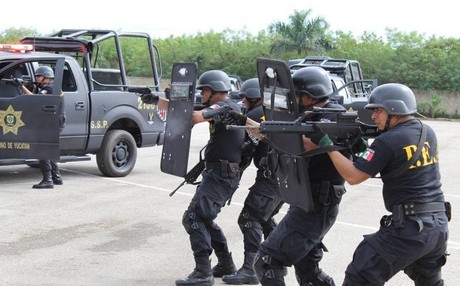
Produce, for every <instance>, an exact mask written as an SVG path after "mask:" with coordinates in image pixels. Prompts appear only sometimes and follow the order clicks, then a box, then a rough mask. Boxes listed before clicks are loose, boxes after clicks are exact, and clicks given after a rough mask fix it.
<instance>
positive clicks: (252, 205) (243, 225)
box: [238, 177, 283, 253]
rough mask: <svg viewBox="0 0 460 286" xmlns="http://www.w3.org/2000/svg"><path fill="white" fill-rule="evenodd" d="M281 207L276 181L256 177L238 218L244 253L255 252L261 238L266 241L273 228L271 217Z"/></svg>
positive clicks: (274, 223)
mask: <svg viewBox="0 0 460 286" xmlns="http://www.w3.org/2000/svg"><path fill="white" fill-rule="evenodd" d="M282 205H283V203H282V201H281V196H280V192H279V188H278V183H277V182H276V179H274V178H265V177H257V178H256V181H255V183H254V185H252V186H251V187H250V188H249V193H248V195H247V197H246V199H245V201H244V206H243V209H242V210H241V213H240V216H239V217H238V225H239V227H240V229H241V232H242V233H243V242H244V251H245V252H252V253H256V252H257V250H258V249H259V246H260V243H261V242H262V240H263V238H265V239H266V238H267V237H268V235H269V234H270V233H271V232H272V231H273V229H274V228H275V226H276V222H275V221H274V219H273V217H274V216H275V215H276V214H277V213H278V212H279V210H280V208H281V207H282Z"/></svg>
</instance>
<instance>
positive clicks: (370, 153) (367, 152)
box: [359, 148, 375, 161]
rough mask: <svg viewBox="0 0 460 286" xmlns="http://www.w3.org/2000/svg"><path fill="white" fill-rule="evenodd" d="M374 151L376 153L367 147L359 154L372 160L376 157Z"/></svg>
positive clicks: (367, 159) (365, 158)
mask: <svg viewBox="0 0 460 286" xmlns="http://www.w3.org/2000/svg"><path fill="white" fill-rule="evenodd" d="M374 153H375V152H374V150H372V149H370V148H367V149H366V150H365V151H363V152H361V154H359V157H361V158H363V159H364V160H366V161H370V160H372V158H373V157H374Z"/></svg>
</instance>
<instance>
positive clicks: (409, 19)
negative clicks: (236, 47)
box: [0, 0, 460, 38]
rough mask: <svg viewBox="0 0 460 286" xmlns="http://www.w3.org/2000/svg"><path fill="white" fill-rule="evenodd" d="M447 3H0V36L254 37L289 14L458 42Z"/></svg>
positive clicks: (357, 31)
mask: <svg viewBox="0 0 460 286" xmlns="http://www.w3.org/2000/svg"><path fill="white" fill-rule="evenodd" d="M141 2H142V4H141ZM107 3H113V4H107ZM115 3H116V4H115ZM121 3H125V4H121ZM452 3H454V2H452V1H447V0H438V1H413V0H386V1H372V0H367V1H366V0H347V1H337V0H335V1H334V0H332V1H324V0H314V1H311V0H279V1H278V0H265V1H261V0H228V1H222V0H213V1H211V0H203V1H199V0H159V1H158V0H156V1H149V0H147V1H145V0H143V1H140V0H129V1H101V0H92V1H89V0H72V1H68V0H48V1H37V0H34V1H31V0H22V1H18V2H16V1H3V2H2V9H1V10H2V13H1V18H0V19H1V20H0V32H3V31H4V30H6V29H8V28H12V27H14V28H20V27H23V28H33V29H35V30H37V31H38V32H39V33H41V34H48V33H51V32H54V31H58V30H60V29H80V28H82V29H92V28H97V29H109V30H122V31H125V32H147V33H149V34H150V36H151V37H152V38H164V37H168V36H170V35H173V36H181V35H194V34H196V33H197V32H203V33H206V32H209V31H211V30H213V31H215V32H220V31H222V30H223V29H225V28H229V29H232V30H235V31H239V30H247V31H248V32H250V33H253V34H256V33H257V32H259V31H261V30H264V29H266V28H267V27H268V25H269V24H271V23H274V22H277V21H282V22H288V20H289V15H291V14H292V13H293V12H294V10H298V11H300V10H306V9H311V10H312V16H314V17H316V16H322V17H324V18H325V19H326V21H327V22H328V23H329V24H330V25H331V29H332V30H334V31H336V30H342V31H345V32H352V33H353V34H354V35H355V36H360V35H362V33H363V32H364V31H367V32H374V33H376V34H377V35H379V36H383V35H384V33H385V28H396V29H398V30H399V31H402V32H411V31H416V32H419V33H421V34H425V35H426V36H431V35H435V36H438V37H440V36H444V37H454V38H460V29H459V23H460V21H459V14H458V12H457V11H456V9H454V8H453V7H452ZM148 6H151V7H148Z"/></svg>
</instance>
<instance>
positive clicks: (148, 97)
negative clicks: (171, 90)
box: [141, 93, 159, 105]
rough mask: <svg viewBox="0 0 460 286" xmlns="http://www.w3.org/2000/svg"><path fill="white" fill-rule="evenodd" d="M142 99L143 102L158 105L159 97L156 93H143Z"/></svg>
mask: <svg viewBox="0 0 460 286" xmlns="http://www.w3.org/2000/svg"><path fill="white" fill-rule="evenodd" d="M141 100H142V102H143V103H147V104H155V105H156V104H157V103H158V100H159V97H158V95H156V94H152V93H144V94H141Z"/></svg>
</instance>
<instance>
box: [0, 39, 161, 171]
mask: <svg viewBox="0 0 460 286" xmlns="http://www.w3.org/2000/svg"><path fill="white" fill-rule="evenodd" d="M12 47H13V46H12ZM14 47H15V48H11V49H5V48H4V49H3V51H0V124H1V125H0V127H1V128H0V129H3V132H1V130H0V165H11V164H28V165H31V166H33V165H34V164H35V163H36V160H37V159H58V160H60V161H61V162H67V161H76V160H89V159H90V156H88V155H90V154H95V155H96V156H95V157H96V161H97V165H98V168H99V170H100V171H101V173H102V174H104V175H105V176H109V177H121V176H126V175H128V174H129V173H130V172H131V171H132V169H133V168H134V166H135V163H136V159H137V148H140V147H149V146H155V145H162V144H163V139H164V128H165V121H166V111H165V110H159V109H158V108H157V106H155V105H150V104H144V103H142V101H141V100H140V98H139V96H138V95H137V94H135V93H132V92H129V91H128V88H129V87H133V86H140V85H141V86H149V87H151V89H152V91H153V92H156V93H158V94H159V95H160V96H161V95H162V93H161V92H160V77H161V65H160V55H159V51H158V49H157V48H156V47H155V46H154V45H153V43H152V40H151V38H150V36H149V35H148V34H145V33H121V32H115V31H111V30H62V31H59V32H57V33H54V34H52V35H50V36H46V37H27V38H24V39H22V40H21V45H15V46H14ZM134 48H135V51H133V49H134ZM128 59H129V60H128ZM44 65H46V66H50V67H51V68H53V70H54V72H55V79H54V90H53V93H52V95H46V96H38V95H35V96H30V95H22V94H21V93H20V92H19V89H18V88H17V87H16V86H15V83H16V84H17V82H18V80H19V81H20V82H23V84H24V85H26V87H28V88H29V89H32V88H33V85H34V83H33V81H34V72H35V70H36V69H37V68H38V67H40V66H44ZM61 95H62V96H63V99H64V105H65V115H66V124H65V127H64V129H63V130H62V132H61V133H60V134H59V128H58V124H57V116H58V114H59V110H58V108H59V107H58V106H59V104H58V102H59V97H60V96H61ZM1 146H5V148H1ZM14 146H16V147H14ZM21 146H22V147H21ZM9 147H11V148H9Z"/></svg>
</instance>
